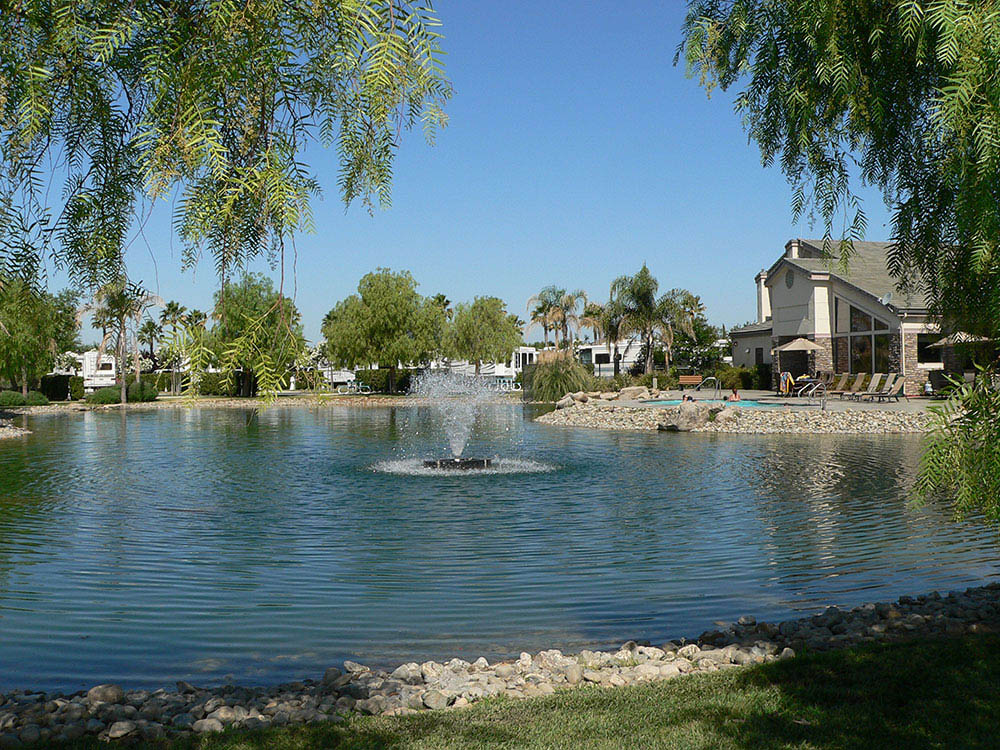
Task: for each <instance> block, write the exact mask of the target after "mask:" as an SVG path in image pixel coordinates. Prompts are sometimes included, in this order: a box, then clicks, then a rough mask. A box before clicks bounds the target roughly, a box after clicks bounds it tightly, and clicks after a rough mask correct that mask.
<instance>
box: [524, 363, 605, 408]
mask: <svg viewBox="0 0 1000 750" xmlns="http://www.w3.org/2000/svg"><path fill="white" fill-rule="evenodd" d="M593 383H594V376H593V375H591V374H590V373H589V372H587V368H585V367H584V366H583V365H581V364H580V363H579V362H577V361H576V360H573V359H555V360H552V361H551V362H544V363H542V364H540V365H535V366H534V367H532V368H530V377H528V378H526V383H525V388H526V389H527V391H528V396H529V397H530V398H532V399H533V400H535V401H558V400H559V399H561V398H562V397H563V396H565V395H566V394H567V393H575V392H576V391H587V390H590V389H591V386H592V385H593Z"/></svg>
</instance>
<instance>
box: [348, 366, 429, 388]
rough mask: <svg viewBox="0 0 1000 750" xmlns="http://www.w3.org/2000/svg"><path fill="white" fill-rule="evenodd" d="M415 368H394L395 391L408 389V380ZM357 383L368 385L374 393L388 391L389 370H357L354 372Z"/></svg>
mask: <svg viewBox="0 0 1000 750" xmlns="http://www.w3.org/2000/svg"><path fill="white" fill-rule="evenodd" d="M414 372H416V371H415V370H396V393H406V392H407V391H409V390H410V380H411V379H412V376H413V373H414ZM354 377H355V378H356V380H357V382H358V384H364V385H367V386H370V387H371V389H372V391H374V392H375V393H388V392H389V370H388V369H378V370H358V371H357V372H356V373H354Z"/></svg>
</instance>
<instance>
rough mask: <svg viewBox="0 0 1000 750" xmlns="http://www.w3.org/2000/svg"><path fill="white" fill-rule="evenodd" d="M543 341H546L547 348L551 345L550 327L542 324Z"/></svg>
mask: <svg viewBox="0 0 1000 750" xmlns="http://www.w3.org/2000/svg"><path fill="white" fill-rule="evenodd" d="M542 339H543V340H544V341H545V346H548V345H549V327H548V326H547V325H545V324H542Z"/></svg>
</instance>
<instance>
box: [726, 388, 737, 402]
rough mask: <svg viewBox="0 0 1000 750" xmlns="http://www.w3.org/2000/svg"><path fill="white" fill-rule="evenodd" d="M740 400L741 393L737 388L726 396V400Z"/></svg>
mask: <svg viewBox="0 0 1000 750" xmlns="http://www.w3.org/2000/svg"><path fill="white" fill-rule="evenodd" d="M739 400H740V393H739V391H737V390H736V389H735V388H733V392H732V393H731V394H729V396H727V397H726V401H730V402H732V401H739Z"/></svg>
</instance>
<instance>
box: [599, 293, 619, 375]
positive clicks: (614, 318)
mask: <svg viewBox="0 0 1000 750" xmlns="http://www.w3.org/2000/svg"><path fill="white" fill-rule="evenodd" d="M624 319H625V308H624V307H623V306H622V304H621V302H619V301H618V300H617V299H615V298H614V297H612V298H611V299H609V300H608V304H606V305H604V306H603V307H602V308H601V318H600V326H601V332H602V333H603V334H604V340H605V341H607V342H608V346H610V347H611V349H612V359H611V361H612V362H614V368H615V369H614V374H615V377H618V374H619V373H620V372H621V355H620V354H619V353H618V341H619V339H620V338H621V336H622V333H624V325H623V321H624Z"/></svg>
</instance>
